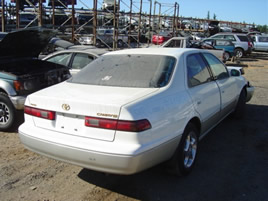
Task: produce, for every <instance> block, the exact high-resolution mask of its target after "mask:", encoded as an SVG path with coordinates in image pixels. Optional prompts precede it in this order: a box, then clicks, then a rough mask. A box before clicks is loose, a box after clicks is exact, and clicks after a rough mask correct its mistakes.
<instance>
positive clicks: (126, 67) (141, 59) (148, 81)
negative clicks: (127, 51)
mask: <svg viewBox="0 0 268 201" xmlns="http://www.w3.org/2000/svg"><path fill="white" fill-rule="evenodd" d="M175 63H176V59H175V58H174V57H171V56H159V55H105V56H101V57H99V58H98V59H96V60H94V61H93V62H91V63H90V64H89V65H87V66H86V67H85V68H84V69H83V70H82V71H80V72H79V73H77V74H76V75H74V76H73V77H72V78H71V79H70V80H69V82H72V83H78V84H88V85H101V86H119V87H141V88H158V87H163V86H165V85H167V83H168V82H169V80H170V78H171V75H172V72H173V69H174V66H175Z"/></svg>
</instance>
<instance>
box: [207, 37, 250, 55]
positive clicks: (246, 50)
mask: <svg viewBox="0 0 268 201" xmlns="http://www.w3.org/2000/svg"><path fill="white" fill-rule="evenodd" d="M210 38H217V39H226V40H231V41H232V42H233V43H234V45H235V56H236V57H238V58H241V57H242V56H246V55H247V54H251V51H252V47H253V44H252V42H251V41H250V39H249V38H248V36H247V35H246V34H242V33H218V34H215V35H214V36H211V37H210Z"/></svg>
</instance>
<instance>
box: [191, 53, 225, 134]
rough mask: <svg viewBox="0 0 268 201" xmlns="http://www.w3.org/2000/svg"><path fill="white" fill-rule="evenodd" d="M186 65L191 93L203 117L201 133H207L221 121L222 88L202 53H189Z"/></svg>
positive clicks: (194, 103) (197, 109) (195, 105)
mask: <svg viewBox="0 0 268 201" xmlns="http://www.w3.org/2000/svg"><path fill="white" fill-rule="evenodd" d="M186 67H187V80H188V89H189V90H188V91H189V95H190V97H191V99H192V102H193V105H194V108H195V110H196V111H197V113H198V114H199V115H200V118H201V122H202V128H201V133H205V132H206V131H207V130H209V129H210V128H211V127H212V126H213V125H215V124H216V123H217V122H218V121H219V118H220V109H221V107H220V104H221V100H220V90H219V87H218V84H217V83H216V82H215V81H213V79H212V76H211V73H210V71H209V68H208V67H207V64H206V63H205V61H204V59H203V57H202V55H201V54H199V53H196V54H190V55H188V56H187V57H186Z"/></svg>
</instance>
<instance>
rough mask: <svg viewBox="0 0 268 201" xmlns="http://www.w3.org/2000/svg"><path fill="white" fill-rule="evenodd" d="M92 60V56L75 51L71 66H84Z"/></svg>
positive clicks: (76, 67) (75, 67)
mask: <svg viewBox="0 0 268 201" xmlns="http://www.w3.org/2000/svg"><path fill="white" fill-rule="evenodd" d="M93 60H94V57H93V56H90V55H88V54H83V53H77V54H75V56H74V59H73V63H72V68H73V69H81V68H84V67H85V66H86V65H87V64H89V63H90V62H92V61H93Z"/></svg>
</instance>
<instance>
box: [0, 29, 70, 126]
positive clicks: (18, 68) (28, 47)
mask: <svg viewBox="0 0 268 201" xmlns="http://www.w3.org/2000/svg"><path fill="white" fill-rule="evenodd" d="M54 35H55V32H53V31H52V30H48V29H40V28H31V29H23V30H19V31H16V32H11V33H9V34H7V35H6V36H5V38H4V39H3V40H2V41H1V42H0V131H7V130H10V129H12V128H13V127H14V126H15V124H16V118H17V115H16V113H17V111H18V110H23V109H24V102H25V99H26V97H27V95H29V94H31V93H33V92H36V91H38V90H40V89H43V88H45V87H48V86H51V85H54V84H57V83H59V82H62V81H64V80H66V79H68V78H69V77H70V72H69V69H68V68H67V67H65V66H63V65H59V64H55V63H51V62H47V61H42V60H39V59H38V55H39V54H40V52H41V51H42V49H44V47H45V46H46V45H47V43H48V42H49V40H50V39H51V38H52V37H53V36H54Z"/></svg>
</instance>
